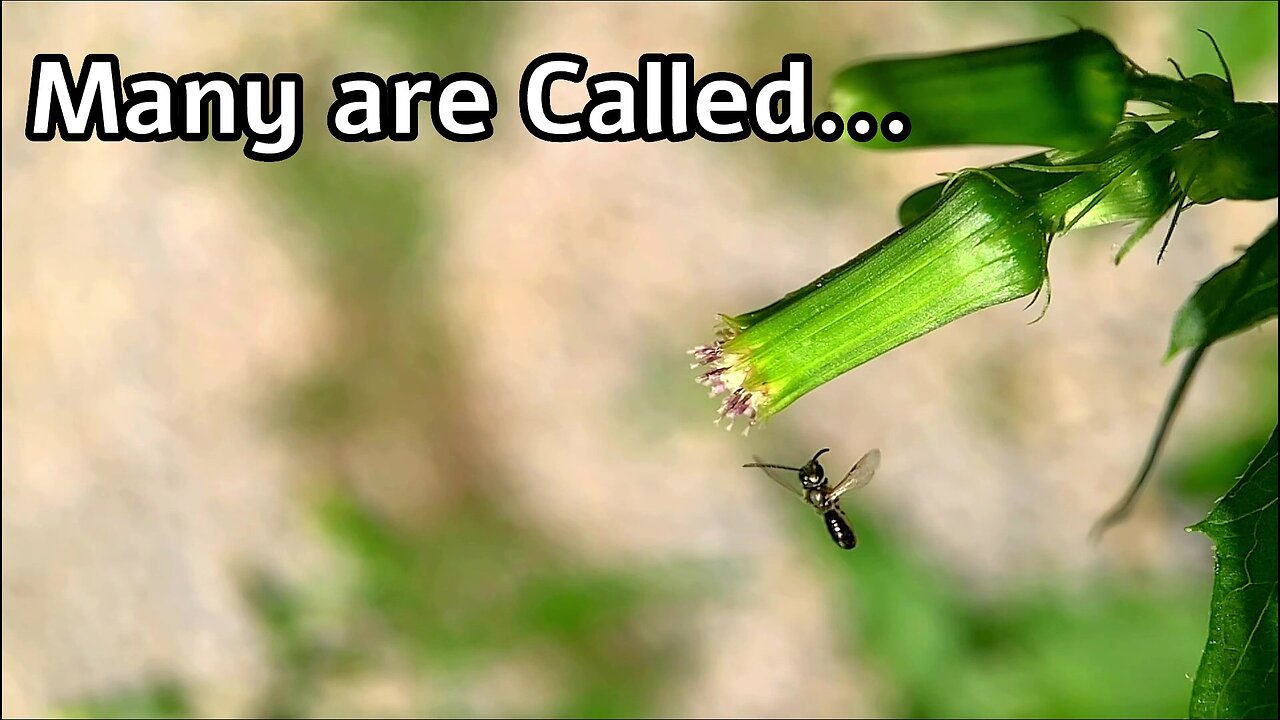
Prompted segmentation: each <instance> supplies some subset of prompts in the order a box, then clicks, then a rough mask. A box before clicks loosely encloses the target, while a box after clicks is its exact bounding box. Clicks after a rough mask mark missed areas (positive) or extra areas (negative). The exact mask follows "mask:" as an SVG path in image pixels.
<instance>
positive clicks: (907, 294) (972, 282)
mask: <svg viewBox="0 0 1280 720" xmlns="http://www.w3.org/2000/svg"><path fill="white" fill-rule="evenodd" d="M1048 230H1049V226H1048V223H1047V222H1046V221H1045V220H1044V219H1043V218H1042V217H1041V216H1040V215H1039V214H1038V212H1037V210H1036V207H1035V205H1034V203H1033V202H1031V201H1029V200H1027V199H1026V198H1023V197H1021V196H1020V195H1018V194H1017V193H1015V192H1013V191H1011V190H1009V189H1008V188H1006V187H1004V186H1002V185H1001V184H1000V183H999V182H997V181H995V180H993V179H992V178H990V177H988V176H986V175H985V174H983V173H981V172H980V171H971V172H968V173H964V174H962V175H960V176H958V177H957V178H956V179H955V181H954V182H953V183H952V185H951V187H950V188H948V190H947V192H946V193H945V194H944V196H943V198H942V201H941V202H939V203H937V204H936V205H935V206H934V207H933V209H932V210H930V211H929V212H928V213H927V214H926V215H924V216H922V217H921V218H920V219H919V220H918V221H917V222H915V223H914V224H912V225H910V226H909V227H906V228H903V229H902V230H899V231H898V232H896V233H894V234H893V235H891V236H889V237H888V238H886V239H885V240H883V241H881V242H880V243H879V244H877V245H876V246H874V247H872V248H871V249H869V250H867V251H866V252H864V253H862V254H861V255H859V256H858V257H856V258H854V259H853V260H851V261H849V262H848V263H845V264H844V265H842V266H840V267H838V268H835V269H833V270H831V271H830V272H828V273H827V274H825V275H823V276H822V277H820V278H818V279H817V280H815V281H814V282H812V283H810V284H809V285H807V286H805V287H803V288H801V289H799V290H797V291H795V292H792V293H790V294H789V295H787V296H786V297H784V298H783V299H781V300H779V301H777V302H775V303H772V304H771V305H768V306H766V307H764V308H761V309H759V310H756V311H753V312H749V313H744V314H742V315H738V316H734V317H724V318H723V324H722V327H721V328H720V330H719V336H720V339H719V340H717V341H716V342H715V343H713V344H711V345H704V346H702V347H698V348H694V349H693V350H692V351H690V352H691V354H692V355H694V356H695V358H696V359H697V361H698V362H697V363H695V365H694V366H695V367H698V366H701V367H702V368H703V372H702V374H701V376H700V377H699V382H701V383H702V384H704V385H706V386H708V387H710V388H711V392H712V394H713V395H719V394H725V395H726V397H725V399H724V401H723V403H722V404H721V406H720V414H721V416H722V417H724V418H728V419H729V420H730V425H731V426H732V423H733V421H734V420H735V419H737V418H739V417H741V418H745V419H746V420H747V421H748V422H749V423H751V424H755V423H756V422H757V421H760V420H763V419H765V418H768V417H770V416H772V415H774V414H776V413H778V412H779V411H781V410H782V409H783V408H785V407H787V406H788V405H790V404H791V403H793V402H795V401H796V400H797V399H798V398H800V397H801V396H802V395H804V394H805V393H807V392H809V391H810V390H813V389H814V388H816V387H818V386H819V385H822V384H823V383H825V382H827V381H828V380H831V379H832V378H835V377H836V376H838V375H840V374H842V373H844V372H846V371H848V370H851V369H853V368H855V367H857V366H858V365H861V364H862V363H865V362H867V361H868V360H871V359H872V358H874V357H876V356H878V355H881V354H883V353H886V352H888V351H889V350H892V349H893V348H895V347H898V346H899V345H902V344H903V343H906V342H908V341H909V340H912V339H914V338H917V337H919V336H921V335H923V334H925V333H927V332H929V331H930V330H933V329H935V328H937V327H939V326H941V325H944V324H946V323H949V322H951V321H952V320H955V319H957V318H959V317H962V316H964V315H967V314H969V313H971V312H974V311H976V310H980V309H982V308H985V307H990V306H992V305H996V304H998V303H1002V302H1006V301H1008V300H1012V299H1014V298H1018V297H1023V296H1025V295H1028V294H1030V293H1032V292H1035V291H1036V290H1037V289H1039V288H1040V286H1041V285H1042V284H1043V283H1044V281H1045V276H1046V269H1045V253H1046V250H1047V236H1048Z"/></svg>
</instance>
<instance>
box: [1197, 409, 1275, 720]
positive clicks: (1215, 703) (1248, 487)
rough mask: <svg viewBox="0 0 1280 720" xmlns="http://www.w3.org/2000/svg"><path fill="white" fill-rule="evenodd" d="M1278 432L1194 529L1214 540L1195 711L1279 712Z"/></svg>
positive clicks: (1204, 714)
mask: <svg viewBox="0 0 1280 720" xmlns="http://www.w3.org/2000/svg"><path fill="white" fill-rule="evenodd" d="M1276 478H1277V473H1276V432H1275V431H1274V430H1273V431H1272V432H1271V439H1270V440H1268V441H1267V444H1266V446H1265V447H1264V448H1263V449H1262V452H1261V453H1259V454H1258V456H1257V457H1256V458H1254V460H1253V462H1252V463H1250V464H1249V468H1248V469H1247V470H1245V473H1244V475H1243V476H1242V477H1241V478H1240V480H1239V481H1238V482H1237V483H1236V484H1235V487H1233V488H1231V490H1230V491H1229V492H1228V493H1227V494H1226V495H1225V496H1223V497H1222V499H1221V500H1219V501H1218V503H1217V504H1216V505H1214V507H1213V510H1211V511H1210V512H1209V515H1208V517H1206V518H1205V519H1204V520H1201V521H1200V522H1198V523H1196V524H1195V525H1193V526H1191V528H1190V529H1192V530H1197V531H1199V532H1202V533H1204V534H1205V535H1207V536H1209V539H1211V540H1213V543H1214V548H1215V556H1216V557H1215V560H1214V571H1213V575H1214V580H1213V600H1212V605H1211V608H1210V611H1209V640H1208V642H1207V643H1205V648H1204V656H1203V657H1202V658H1201V659H1200V669H1199V671H1197V672H1196V679H1195V684H1194V686H1193V687H1192V690H1191V710H1190V716H1191V717H1193V718H1219V717H1238V718H1254V717H1257V718H1265V717H1272V718H1273V717H1276V715H1277V703H1276Z"/></svg>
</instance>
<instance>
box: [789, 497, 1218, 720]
mask: <svg viewBox="0 0 1280 720" xmlns="http://www.w3.org/2000/svg"><path fill="white" fill-rule="evenodd" d="M847 509H849V508H847ZM850 515H851V520H852V521H853V523H854V527H855V528H856V530H857V532H858V535H859V538H860V539H859V544H858V550H857V551H856V557H842V556H840V555H839V554H837V553H834V552H830V548H829V547H825V545H827V544H828V541H827V539H826V538H825V537H820V535H821V533H820V532H819V531H817V530H818V528H816V523H808V522H807V523H805V525H806V526H808V527H806V528H804V529H806V530H807V531H808V532H809V536H810V538H811V539H812V543H813V545H814V551H813V552H814V556H815V557H816V558H818V559H819V560H820V561H821V562H822V564H823V566H824V567H825V568H827V570H828V572H829V575H830V577H831V578H832V588H833V594H834V595H836V596H838V597H839V598H842V599H843V600H844V601H845V607H846V608H847V616H848V617H849V618H851V620H850V622H849V623H848V624H847V626H846V627H845V636H846V637H847V638H848V643H849V649H850V652H855V653H857V655H858V656H859V658H861V661H862V663H863V664H865V665H866V666H867V667H868V668H870V669H871V670H873V671H874V672H876V673H877V674H879V675H881V676H883V677H884V678H885V679H886V680H887V681H888V683H889V684H890V687H892V688H895V690H896V692H895V693H894V694H893V695H892V699H891V702H890V704H889V706H888V707H886V708H885V712H886V714H887V715H889V716H896V717H1045V718H1051V717H1180V716H1182V715H1183V714H1184V713H1185V710H1186V698H1187V693H1188V691H1189V690H1190V681H1189V680H1188V677H1189V675H1188V674H1189V673H1190V672H1191V671H1192V670H1193V669H1194V668H1195V665H1196V659H1197V657H1198V655H1199V651H1200V642H1199V634H1200V632H1201V627H1202V625H1203V622H1204V616H1205V612H1206V608H1207V602H1206V599H1205V597H1204V593H1203V592H1202V591H1201V588H1197V587H1194V586H1189V585H1186V584H1184V583H1181V582H1177V581H1174V580H1171V579H1169V580H1165V579H1161V578H1158V577H1137V578H1134V577H1129V578H1120V577H1102V578H1096V579H1094V580H1093V581H1090V582H1089V583H1088V584H1087V585H1085V586H1083V587H1077V588H1068V587H1063V586H1061V585H1060V584H1057V583H1053V584H1049V582H1050V581H1049V580H1048V578H1046V579H1045V582H1046V584H1044V585H1042V586H1028V587H1025V588H1023V589H1021V590H1020V589H1017V588H1013V589H1011V590H1009V591H1008V592H1002V593H1001V594H1000V595H998V596H989V597H983V596H981V595H979V594H978V593H976V592H974V591H971V590H968V589H966V588H967V585H966V583H965V582H964V581H963V579H961V578H959V577H957V576H954V575H952V574H950V573H948V572H946V571H944V570H942V569H940V568H939V567H938V566H936V565H935V564H932V563H930V562H927V561H925V560H922V559H920V557H919V556H918V552H919V550H918V549H916V548H913V547H912V546H911V545H910V543H909V542H908V541H907V540H906V538H904V537H902V536H900V535H897V534H895V533H890V532H887V531H886V530H885V529H884V528H883V527H882V526H881V525H879V524H877V523H876V522H874V521H873V520H872V519H871V518H869V517H868V516H867V514H866V513H863V512H853V513H850ZM805 520H809V521H812V518H811V517H806V518H805ZM820 545H821V546H824V547H821V548H820V547H818V546H820ZM849 682H856V679H854V678H851V679H849Z"/></svg>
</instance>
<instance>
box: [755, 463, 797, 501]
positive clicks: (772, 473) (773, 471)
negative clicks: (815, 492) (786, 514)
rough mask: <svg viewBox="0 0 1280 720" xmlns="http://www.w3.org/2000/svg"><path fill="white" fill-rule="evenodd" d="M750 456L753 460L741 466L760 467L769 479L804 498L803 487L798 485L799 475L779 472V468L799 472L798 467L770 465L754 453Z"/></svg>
mask: <svg viewBox="0 0 1280 720" xmlns="http://www.w3.org/2000/svg"><path fill="white" fill-rule="evenodd" d="M751 457H752V459H754V460H755V462H754V463H752V464H750V465H743V467H758V468H760V469H761V470H763V471H764V474H765V475H768V476H769V479H770V480H773V481H774V482H776V483H778V484H779V485H781V486H782V487H784V488H786V489H787V490H788V491H790V492H791V494H792V495H795V496H796V497H798V498H800V499H801V500H803V499H804V487H802V486H801V485H800V477H799V476H798V475H792V474H789V473H788V474H785V475H784V474H783V473H781V472H779V471H781V470H792V471H795V472H797V473H798V472H800V471H799V469H798V468H792V467H786V466H783V465H771V464H769V463H766V462H765V461H763V460H761V459H760V458H759V457H757V456H755V455H752V456H751Z"/></svg>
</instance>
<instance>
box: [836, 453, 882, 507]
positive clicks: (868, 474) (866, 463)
mask: <svg viewBox="0 0 1280 720" xmlns="http://www.w3.org/2000/svg"><path fill="white" fill-rule="evenodd" d="M878 467H880V450H879V449H874V450H870V451H868V452H867V454H866V455H863V456H862V459H861V460H859V461H858V462H856V463H854V464H853V467H852V468H850V469H849V474H848V475H845V476H844V479H843V480H841V481H840V484H839V485H836V486H835V487H834V488H832V489H831V499H833V500H834V499H836V498H838V497H840V496H841V495H843V494H845V493H846V492H849V491H850V490H853V489H854V488H860V487H862V486H863V485H866V484H867V483H869V482H871V478H872V477H873V476H874V475H875V474H876V468H878Z"/></svg>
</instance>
